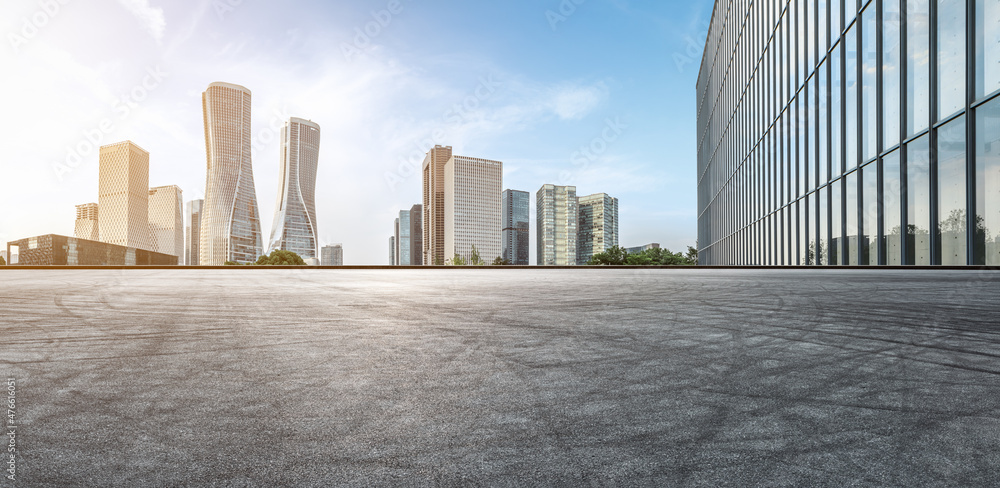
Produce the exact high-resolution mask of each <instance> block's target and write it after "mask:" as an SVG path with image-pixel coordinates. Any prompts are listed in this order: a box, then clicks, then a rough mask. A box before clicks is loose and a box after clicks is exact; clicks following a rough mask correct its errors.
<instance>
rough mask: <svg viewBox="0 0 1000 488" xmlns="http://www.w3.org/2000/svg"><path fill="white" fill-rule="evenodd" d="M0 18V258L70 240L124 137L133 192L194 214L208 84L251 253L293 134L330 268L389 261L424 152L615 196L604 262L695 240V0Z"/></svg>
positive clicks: (528, 180)
mask: <svg viewBox="0 0 1000 488" xmlns="http://www.w3.org/2000/svg"><path fill="white" fill-rule="evenodd" d="M3 10H4V15H3V16H2V19H3V21H2V24H0V25H2V27H3V29H4V32H7V33H9V34H10V35H8V36H7V37H6V41H7V43H8V45H7V48H6V49H2V50H0V62H2V63H3V64H4V66H7V67H8V73H12V74H13V75H12V76H8V77H6V78H5V79H4V80H3V81H0V83H2V86H3V87H4V88H5V89H4V90H2V91H0V100H2V106H3V107H4V113H5V115H7V116H6V117H4V119H3V120H2V121H0V124H2V125H0V134H2V136H0V137H3V140H2V142H3V143H2V144H0V172H2V174H3V175H4V176H3V178H2V179H0V208H2V209H4V211H3V212H0V242H6V241H10V240H14V239H18V238H23V237H27V236H33V235H41V234H50V233H55V234H63V235H72V234H73V222H74V205H77V204H82V203H87V202H92V201H96V194H97V180H98V178H97V172H98V164H97V162H98V153H97V146H99V145H104V144H110V143H114V142H119V141H123V140H131V141H133V142H135V143H136V144H138V145H140V146H142V147H143V148H144V149H146V150H148V151H149V153H150V178H149V184H150V186H160V185H178V186H179V187H180V188H181V189H182V190H183V192H184V200H185V201H189V200H193V199H197V198H202V197H203V196H204V190H205V142H204V125H203V116H202V106H201V93H202V92H203V91H204V90H205V88H206V87H207V86H208V85H209V83H212V82H216V81H225V82H230V83H238V84H241V85H243V86H246V87H247V88H249V89H250V90H251V91H252V92H253V120H252V134H253V140H254V155H253V168H254V178H255V183H256V192H257V200H258V204H259V209H260V217H261V224H262V227H263V228H262V231H263V235H264V238H265V239H266V238H267V236H268V235H269V234H270V226H271V223H272V218H273V214H274V202H275V197H276V195H277V187H278V178H277V176H278V164H279V149H278V146H279V144H278V141H279V132H280V127H281V124H282V123H283V122H284V121H285V120H287V119H288V117H302V118H305V119H310V120H313V121H315V122H317V123H319V124H320V125H321V126H322V127H323V134H324V135H323V146H322V149H321V151H320V160H319V169H318V175H317V201H316V206H317V214H318V220H319V225H318V230H319V240H320V244H321V245H325V244H330V243H343V244H344V262H345V264H386V259H387V242H386V241H387V238H388V236H389V235H391V233H392V222H393V218H394V217H395V216H396V215H397V214H398V211H399V210H402V209H408V208H410V206H411V205H413V204H415V203H419V202H420V201H421V191H420V176H419V171H417V170H416V169H414V168H416V167H418V166H419V164H420V160H421V159H422V157H423V154H424V153H425V152H426V151H427V150H428V149H430V147H432V145H434V144H443V145H450V146H453V147H454V148H455V152H456V154H464V155H469V156H475V157H482V158H489V159H495V160H499V161H503V163H504V174H503V178H504V181H503V186H504V188H512V189H517V190H524V191H528V192H531V193H532V195H533V194H534V192H536V191H537V190H538V188H539V187H541V185H542V184H546V183H552V184H563V185H575V186H576V187H577V189H578V192H579V194H581V195H583V194H591V193H597V192H606V193H608V194H610V195H612V196H614V197H617V198H618V199H619V200H620V202H621V208H620V221H621V223H620V242H621V244H622V245H626V246H628V245H641V244H645V243H648V242H659V243H661V244H662V245H663V246H664V247H667V248H670V249H673V250H683V249H684V248H685V247H686V246H687V245H693V244H694V242H695V234H696V228H695V227H696V224H695V222H696V220H695V217H696V215H695V214H696V210H695V205H696V203H695V192H696V190H695V171H694V161H695V145H694V140H695V136H694V121H695V107H694V102H693V92H694V83H695V80H696V77H697V65H698V63H699V62H700V47H701V46H700V45H701V43H702V42H703V40H704V39H703V38H704V35H705V30H706V28H707V22H708V19H709V16H710V14H711V3H709V2H706V1H700V2H694V3H685V4H683V5H677V4H673V3H663V4H656V5H647V4H638V3H636V2H626V1H598V0H589V1H585V2H580V3H579V4H577V3H575V2H557V1H551V2H540V3H536V2H513V3H510V2H508V3H504V4H482V5H464V4H449V3H446V2H419V3H418V2H410V1H401V2H387V1H373V2H352V3H350V4H346V3H341V4H337V5H330V4H326V3H321V2H288V3H283V4H282V6H281V8H275V7H274V6H273V5H272V4H263V3H254V2H236V1H224V0H215V1H202V2H175V3H171V4H156V3H155V2H153V3H150V2H148V1H144V0H120V1H101V2H94V3H88V4H87V5H86V7H84V6H83V4H80V3H76V2H69V1H67V2H65V3H61V2H51V3H46V2H42V3H25V4H20V5H5V6H4V7H3ZM95 25H101V26H105V27H102V28H101V29H96V30H95V29H94V26H95ZM106 26H114V28H109V27H106ZM429 26H436V27H435V28H433V29H429ZM366 29H367V31H366ZM429 32H430V34H429ZM472 41H474V42H472ZM692 42H693V43H694V44H692ZM692 45H693V46H694V47H692ZM88 148H89V149H88ZM533 204H534V202H532V205H533ZM533 215H534V209H533V208H532V216H533ZM532 225H534V223H533V224H532ZM534 238H535V236H534V229H532V232H531V239H532V243H531V245H530V246H529V248H530V249H531V250H532V257H531V262H532V263H534V262H535V256H534V249H535V244H534Z"/></svg>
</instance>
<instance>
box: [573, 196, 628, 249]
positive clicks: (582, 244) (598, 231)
mask: <svg viewBox="0 0 1000 488" xmlns="http://www.w3.org/2000/svg"><path fill="white" fill-rule="evenodd" d="M577 202H578V206H577V208H578V209H579V213H580V223H579V226H578V227H577V239H576V264H579V265H584V264H587V261H590V258H591V257H592V256H593V255H594V254H599V253H602V252H604V251H606V250H608V249H609V248H612V247H614V246H617V245H618V199H617V198H614V197H612V196H610V195H608V194H607V193H596V194H594V195H587V196H585V197H579V198H578V199H577Z"/></svg>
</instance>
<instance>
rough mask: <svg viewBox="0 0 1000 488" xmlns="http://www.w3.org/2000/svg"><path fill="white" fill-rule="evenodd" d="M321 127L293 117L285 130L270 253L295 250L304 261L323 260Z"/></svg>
mask: <svg viewBox="0 0 1000 488" xmlns="http://www.w3.org/2000/svg"><path fill="white" fill-rule="evenodd" d="M319 142H320V130H319V124H316V123H315V122H312V121H309V120H304V119H299V118H295V117H292V118H291V119H289V120H288V121H287V122H285V126H284V128H283V129H282V131H281V168H280V171H279V173H278V201H277V203H276V204H275V207H274V225H273V226H272V227H271V239H270V243H269V246H268V252H272V251H275V250H279V249H280V250H285V251H292V252H294V253H296V254H298V255H299V256H301V257H302V259H313V258H317V257H319V256H318V254H317V250H316V249H317V246H318V244H319V241H318V240H317V238H316V235H317V234H316V232H317V231H316V168H317V167H318V166H319Z"/></svg>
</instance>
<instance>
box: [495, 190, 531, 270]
mask: <svg viewBox="0 0 1000 488" xmlns="http://www.w3.org/2000/svg"><path fill="white" fill-rule="evenodd" d="M530 198H531V194H530V193H528V192H526V191H518V190H504V191H503V198H502V202H501V205H502V207H503V228H502V231H503V259H505V260H506V261H507V262H508V263H510V264H514V265H520V266H527V265H528V255H529V250H528V242H529V241H528V239H529V237H530V236H529V235H528V226H529V225H528V221H529V220H530V219H531V216H530V212H531V201H530Z"/></svg>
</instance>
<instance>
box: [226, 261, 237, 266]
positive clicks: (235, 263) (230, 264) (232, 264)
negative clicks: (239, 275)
mask: <svg viewBox="0 0 1000 488" xmlns="http://www.w3.org/2000/svg"><path fill="white" fill-rule="evenodd" d="M222 264H223V266H242V264H240V263H237V262H236V261H226V262H225V263H222Z"/></svg>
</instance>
